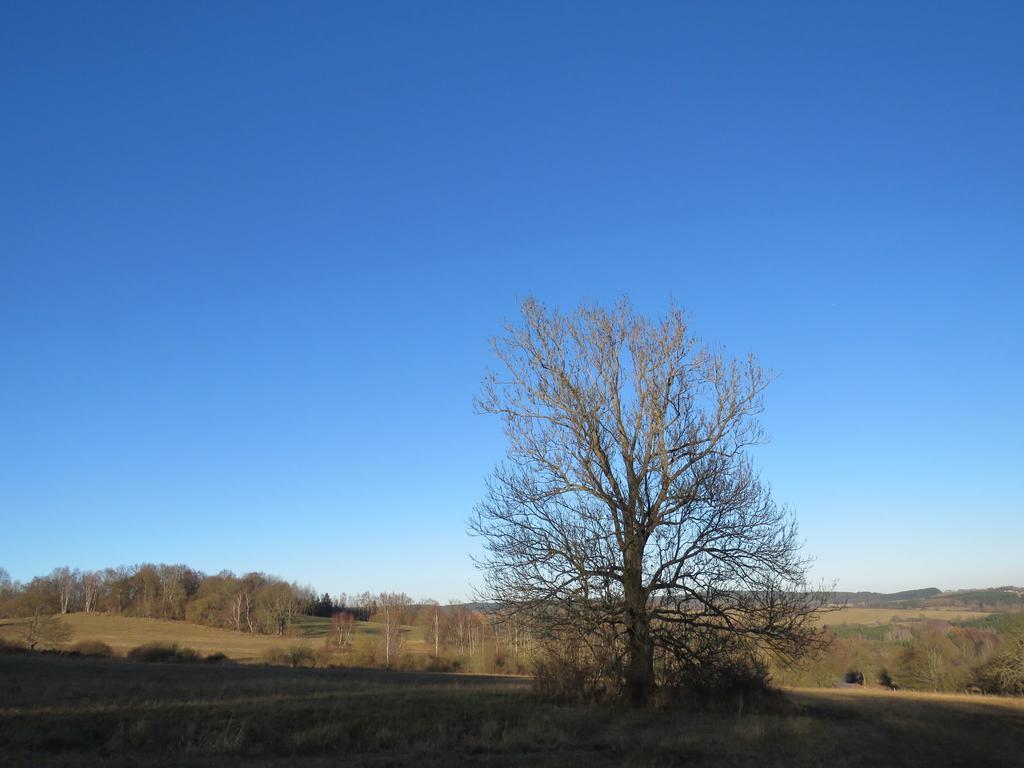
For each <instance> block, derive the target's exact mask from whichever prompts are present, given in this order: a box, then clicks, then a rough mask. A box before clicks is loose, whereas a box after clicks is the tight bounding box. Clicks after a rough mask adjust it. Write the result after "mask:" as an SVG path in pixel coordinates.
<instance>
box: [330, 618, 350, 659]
mask: <svg viewBox="0 0 1024 768" xmlns="http://www.w3.org/2000/svg"><path fill="white" fill-rule="evenodd" d="M355 629H356V618H355V616H353V615H352V614H351V613H350V612H348V611H338V612H337V613H335V614H334V616H333V617H332V618H331V640H332V641H333V644H334V645H336V646H337V648H338V650H339V651H342V652H344V651H347V650H349V649H350V648H351V647H352V638H353V636H354V635H355Z"/></svg>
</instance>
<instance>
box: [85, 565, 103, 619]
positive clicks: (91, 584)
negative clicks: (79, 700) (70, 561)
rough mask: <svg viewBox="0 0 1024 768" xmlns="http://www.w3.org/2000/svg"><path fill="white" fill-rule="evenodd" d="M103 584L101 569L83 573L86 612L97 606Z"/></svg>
mask: <svg viewBox="0 0 1024 768" xmlns="http://www.w3.org/2000/svg"><path fill="white" fill-rule="evenodd" d="M102 586H103V573H102V572H101V571H85V572H84V573H83V574H82V609H83V610H84V611H85V612H86V613H90V612H92V610H93V609H94V608H95V607H96V604H97V601H98V599H99V594H100V590H101V589H102Z"/></svg>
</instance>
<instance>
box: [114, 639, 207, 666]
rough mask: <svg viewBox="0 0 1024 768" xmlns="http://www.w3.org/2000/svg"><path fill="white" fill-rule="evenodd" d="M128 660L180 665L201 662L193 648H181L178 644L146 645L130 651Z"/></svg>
mask: <svg viewBox="0 0 1024 768" xmlns="http://www.w3.org/2000/svg"><path fill="white" fill-rule="evenodd" d="M128 660H129V661H142V662H151V663H172V664H180V663H190V662H195V661H199V654H198V653H197V652H196V651H195V650H194V649H192V648H179V647H178V644H177V643H146V644H145V645H140V646H139V647H138V648H132V649H131V650H130V651H128Z"/></svg>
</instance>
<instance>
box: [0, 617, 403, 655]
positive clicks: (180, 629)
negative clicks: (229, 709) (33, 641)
mask: <svg viewBox="0 0 1024 768" xmlns="http://www.w3.org/2000/svg"><path fill="white" fill-rule="evenodd" d="M63 620H64V621H66V622H67V623H68V624H70V625H71V627H72V628H73V629H74V631H75V634H74V637H73V642H82V641H87V640H89V641H98V642H102V643H106V644H107V645H109V646H110V647H111V648H112V649H113V650H114V651H115V653H118V654H119V655H124V654H126V653H127V652H128V651H130V650H131V649H132V648H136V647H138V646H140V645H145V644H148V643H177V644H178V645H179V646H181V647H186V648H192V649H194V650H196V651H198V652H199V654H200V655H202V656H207V655H209V654H211V653H218V652H219V653H223V654H225V655H226V656H227V657H228V658H230V659H231V660H232V661H238V662H243V663H249V662H260V661H262V659H263V658H264V655H265V654H266V652H267V651H268V650H280V651H284V650H286V649H288V648H291V647H292V646H294V645H302V646H306V647H308V648H310V649H311V650H315V649H320V648H322V647H323V645H324V637H325V635H326V634H327V632H328V631H329V628H330V621H329V620H328V619H317V618H314V617H308V616H307V617H302V619H301V620H300V621H298V622H296V624H295V626H294V627H293V636H292V637H284V638H282V637H275V636H273V635H251V634H248V633H244V634H240V633H238V632H231V631H228V630H224V629H214V628H212V627H202V626H199V625H197V624H190V623H188V622H184V621H161V620H159V619H133V618H124V617H121V616H110V615H107V614H101V613H72V614H68V615H67V616H64V617H63ZM23 621H24V620H23V619H3V620H0V639H7V640H14V641H17V640H19V639H20V637H21V628H22V624H23ZM379 633H380V627H379V625H377V624H370V623H367V622H360V623H359V625H358V626H357V628H356V634H357V636H360V637H367V636H373V635H379ZM415 645H416V644H415V643H410V647H413V646H415ZM412 649H413V650H415V648H412Z"/></svg>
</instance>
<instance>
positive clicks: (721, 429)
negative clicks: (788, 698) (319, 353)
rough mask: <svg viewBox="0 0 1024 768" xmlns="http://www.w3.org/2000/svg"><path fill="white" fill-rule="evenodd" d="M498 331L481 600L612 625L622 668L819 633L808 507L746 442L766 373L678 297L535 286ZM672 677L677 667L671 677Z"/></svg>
mask: <svg viewBox="0 0 1024 768" xmlns="http://www.w3.org/2000/svg"><path fill="white" fill-rule="evenodd" d="M522 320H523V322H522V324H521V325H518V326H514V325H509V326H507V327H506V334H505V335H504V336H503V337H501V338H499V339H496V340H494V341H493V348H494V352H495V354H496V356H497V357H498V359H499V360H500V361H501V363H502V364H503V368H504V370H503V371H502V372H501V374H500V375H499V374H498V373H492V374H490V375H489V376H488V377H487V378H486V379H485V382H484V387H483V393H482V395H481V397H480V398H479V399H478V400H477V409H478V411H480V412H483V413H488V414H496V415H498V416H500V417H501V418H502V420H503V422H504V426H505V434H506V436H507V438H508V453H507V460H506V461H505V462H504V463H503V464H502V465H500V466H499V467H498V468H497V469H496V470H495V471H494V474H493V476H492V478H491V479H490V481H489V482H488V488H487V495H486V498H485V500H484V501H483V502H482V503H481V504H479V505H478V506H477V508H476V510H475V513H474V516H473V518H472V520H471V523H470V528H471V530H473V531H474V532H475V533H477V534H480V535H482V536H483V537H484V538H485V546H486V551H487V554H486V556H485V557H484V558H483V559H482V560H481V561H480V563H479V564H480V566H481V567H482V569H483V572H484V575H485V584H486V587H485V594H484V597H485V598H486V599H490V600H495V601H497V602H499V603H500V604H501V605H502V606H503V608H504V609H505V611H506V613H512V614H519V615H523V616H529V617H530V618H531V620H532V621H533V622H534V623H535V624H538V625H541V626H544V627H547V628H548V629H549V630H550V629H557V627H558V626H559V625H562V626H565V627H571V628H572V630H573V631H578V630H579V629H580V628H584V629H586V630H592V631H593V632H592V634H591V636H597V635H596V634H593V633H597V634H600V635H601V636H602V640H601V644H602V645H604V644H605V643H606V640H605V638H604V635H605V633H608V632H610V633H611V635H612V637H613V639H614V642H613V644H612V647H613V648H619V649H621V650H620V655H621V658H620V659H619V660H618V662H619V663H620V666H619V669H620V671H621V676H620V680H619V681H618V682H619V684H620V685H621V686H622V689H623V691H624V693H625V694H626V696H627V698H628V699H629V700H630V701H632V702H634V703H638V704H642V703H646V702H647V701H649V700H650V698H651V695H652V694H653V692H654V690H655V687H656V684H657V681H658V675H659V674H662V675H666V674H671V673H672V671H673V670H676V671H678V670H679V669H681V668H684V667H687V666H689V667H693V666H701V665H706V664H712V663H714V662H715V661H716V659H720V658H721V657H722V656H723V655H724V654H727V653H729V654H731V653H735V652H736V651H737V649H738V648H739V647H741V646H742V647H745V648H751V649H752V648H753V647H754V646H756V647H757V648H760V649H767V650H769V651H771V652H774V653H776V654H779V655H781V656H783V657H792V656H794V655H796V654H798V653H799V652H800V650H801V649H802V648H803V647H804V646H805V645H806V644H807V643H809V642H811V641H812V640H813V639H814V637H815V636H816V635H815V632H816V631H815V629H814V627H813V620H812V619H813V614H814V612H815V610H816V609H817V608H818V606H819V605H820V602H821V601H820V597H821V596H820V594H819V593H816V592H813V591H810V590H808V589H807V587H806V585H805V572H806V567H807V561H806V560H805V559H804V558H803V557H802V556H801V554H800V545H799V542H798V539H797V531H796V526H795V523H794V522H793V520H792V518H791V516H790V515H789V514H788V513H787V512H786V510H784V509H781V508H780V507H779V506H777V505H776V504H775V502H774V501H773V500H772V498H771V495H770V493H769V490H768V488H767V487H766V486H765V485H763V484H762V483H761V482H760V481H759V479H758V477H757V475H756V473H755V472H754V470H753V469H752V467H751V464H750V462H749V460H748V457H747V449H748V448H749V447H751V446H753V445H756V444H758V443H760V442H762V441H763V439H764V433H763V431H762V428H761V427H760V425H759V423H758V421H757V415H758V414H759V413H760V411H761V408H762V393H763V391H764V389H765V387H766V385H767V383H768V381H769V375H768V374H767V373H766V372H765V371H764V370H763V369H762V368H761V367H760V366H759V365H758V364H757V363H756V361H755V360H754V358H753V357H749V358H747V359H746V360H744V361H742V362H737V361H732V360H727V359H726V358H725V357H724V356H723V355H722V354H721V353H720V352H718V351H716V350H715V349H713V348H711V347H709V346H706V345H704V344H702V343H701V342H700V341H698V340H697V339H695V338H694V337H693V336H691V334H690V332H689V329H688V327H687V323H686V319H685V317H684V315H683V312H682V311H681V310H680V309H677V308H673V309H672V310H671V311H670V312H669V313H668V314H667V316H665V317H664V318H662V319H660V320H657V321H653V320H650V319H648V318H646V317H644V316H641V315H639V314H637V313H635V312H634V311H633V310H632V308H631V306H630V305H629V303H628V302H627V301H623V302H621V303H620V304H618V305H617V306H616V307H615V308H613V309H610V310H609V309H605V308H602V307H599V306H583V307H581V308H579V309H578V310H577V311H575V312H574V313H572V314H570V315H564V314H560V313H559V312H557V311H548V310H547V309H546V308H545V307H544V306H543V305H542V304H540V303H538V302H537V301H535V300H532V299H530V300H527V301H526V302H525V303H524V304H523V307H522ZM669 682H671V680H669Z"/></svg>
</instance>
